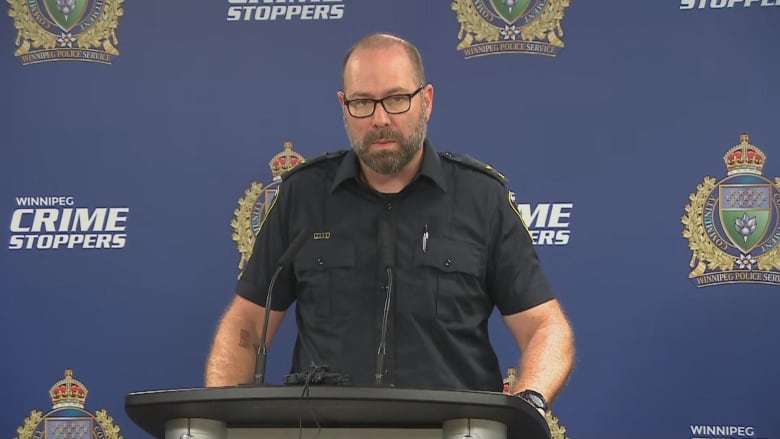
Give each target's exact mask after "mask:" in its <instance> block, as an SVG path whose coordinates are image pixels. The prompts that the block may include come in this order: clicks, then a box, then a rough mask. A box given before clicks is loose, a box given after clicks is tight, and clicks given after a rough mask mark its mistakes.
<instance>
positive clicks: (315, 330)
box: [206, 34, 574, 412]
mask: <svg viewBox="0 0 780 439" xmlns="http://www.w3.org/2000/svg"><path fill="white" fill-rule="evenodd" d="M343 82H344V90H343V91H342V92H339V93H338V99H339V102H340V103H341V105H342V110H343V117H344V125H345V127H346V131H347V135H348V137H349V139H350V142H351V143H352V150H351V151H348V152H340V153H329V154H326V155H324V156H320V157H318V158H315V159H312V160H310V161H307V162H306V163H304V164H301V165H298V166H297V167H296V168H295V169H293V170H292V171H291V172H289V173H288V175H287V176H285V178H284V181H283V182H282V184H281V186H280V189H279V192H278V194H277V196H276V198H275V200H274V203H273V206H272V207H271V208H270V209H269V212H268V215H267V217H266V219H265V221H264V223H263V224H262V225H261V228H260V231H259V233H258V235H257V239H256V242H255V247H254V250H253V253H252V257H251V259H250V261H249V262H248V264H247V266H246V269H245V271H244V273H242V276H241V279H240V281H239V282H238V286H237V291H236V293H237V295H236V297H235V298H234V300H233V302H232V304H231V305H230V306H229V307H228V310H227V311H226V313H225V315H224V317H223V318H222V321H221V323H220V325H219V327H218V330H217V334H216V336H215V340H214V344H213V347H212V350H211V354H210V355H209V359H208V364H207V369H206V385H207V386H228V385H235V384H240V383H247V382H251V381H252V377H253V371H254V366H255V353H256V351H257V349H258V346H259V343H260V334H261V328H262V325H263V320H264V317H263V315H264V308H263V306H264V304H265V300H266V290H267V288H268V284H269V281H270V278H271V275H272V273H273V271H274V269H275V268H276V267H275V264H276V261H277V260H278V259H279V257H280V255H281V254H282V253H283V252H284V251H285V250H286V249H287V248H288V247H289V246H290V243H291V241H293V240H294V239H295V238H296V237H298V236H299V235H302V234H303V235H302V236H303V239H305V243H304V245H303V247H302V249H301V250H300V251H299V252H298V254H297V255H296V256H295V258H294V260H293V263H292V264H291V266H290V267H286V268H285V269H284V270H283V271H282V276H280V277H279V278H278V279H277V281H276V284H275V288H274V295H273V301H272V303H271V310H272V311H271V313H270V318H269V322H268V335H269V340H270V337H272V336H273V335H274V332H275V331H276V329H277V328H278V327H279V325H280V323H281V321H282V318H283V317H284V314H285V310H286V309H287V308H288V307H289V306H290V305H291V304H292V303H293V301H297V306H296V321H297V325H298V333H299V334H298V339H297V341H296V346H295V353H294V358H293V366H292V371H293V372H305V371H306V370H307V369H308V368H309V366H311V365H322V364H327V365H328V366H329V367H330V370H331V371H332V372H338V373H344V374H346V375H348V376H349V377H350V379H351V383H352V384H355V385H370V384H374V383H375V379H376V376H375V375H376V374H375V372H380V373H379V375H382V384H386V385H395V386H399V387H417V388H439V389H471V390H489V391H501V389H502V377H501V371H500V370H499V367H498V361H497V358H496V354H495V352H494V351H493V349H492V347H491V346H490V343H489V340H488V333H487V322H488V318H489V316H490V313H491V312H492V310H493V308H494V307H498V309H499V311H500V312H501V313H502V315H503V319H504V322H505V323H506V325H507V326H508V328H509V330H510V331H511V333H512V334H513V335H514V338H515V340H516V341H517V344H518V347H519V348H520V350H521V352H522V361H521V362H520V367H519V374H518V377H517V380H516V382H515V385H514V388H513V389H512V391H513V392H514V393H518V392H522V393H521V396H523V397H524V398H525V399H526V400H528V401H529V402H531V403H532V404H533V405H535V406H536V407H537V408H538V409H539V410H540V411H541V412H543V411H544V410H546V408H547V406H546V402H545V399H546V400H547V401H551V400H552V399H553V398H554V397H555V395H556V394H557V393H558V391H559V390H560V388H561V386H562V385H563V383H564V381H565V380H566V378H567V376H568V374H569V371H570V370H571V367H572V362H573V355H574V354H573V351H574V347H573V338H572V332H571V328H570V326H569V324H568V322H567V321H566V318H565V317H564V314H563V312H562V311H561V308H560V306H559V304H558V302H557V301H556V300H555V299H554V297H553V294H552V291H551V288H550V286H549V284H548V282H547V279H546V278H545V276H544V274H543V272H542V270H541V268H540V266H539V262H538V259H537V257H536V254H535V251H534V249H533V246H532V243H531V240H530V237H529V234H528V231H527V230H526V229H525V226H524V225H523V223H522V220H521V218H520V216H519V213H518V212H517V208H516V206H515V205H514V204H513V201H512V200H511V196H510V194H509V192H508V191H507V189H506V188H505V187H504V184H503V177H502V176H501V175H500V174H498V173H497V172H495V171H493V170H492V168H490V167H487V166H485V165H482V164H481V163H479V162H477V161H476V160H473V159H469V158H468V157H462V156H456V155H453V154H449V153H446V154H439V153H437V152H436V151H435V149H434V147H433V146H432V145H431V143H430V142H429V141H428V140H427V139H426V129H427V122H428V120H429V119H430V115H431V110H432V108H433V86H432V85H431V84H427V83H426V82H425V77H424V72H423V65H422V60H421V58H420V55H419V52H418V51H417V49H416V48H415V47H414V46H413V45H411V44H410V43H408V42H407V41H405V40H402V39H400V38H398V37H395V36H392V35H389V34H372V35H369V36H367V37H364V38H363V39H361V40H360V41H358V42H357V43H356V44H355V45H354V46H353V47H352V49H350V51H349V52H348V53H347V56H346V57H345V60H344V65H343ZM389 285H391V300H390V302H389V313H387V315H388V318H387V320H388V322H387V328H388V329H387V335H386V340H387V353H386V355H384V356H382V360H383V362H382V364H383V367H381V368H380V369H381V370H375V365H376V364H377V363H378V360H377V357H378V356H377V349H378V346H379V343H380V338H381V333H382V321H383V317H384V316H385V314H386V313H385V300H386V298H387V292H388V286H389Z"/></svg>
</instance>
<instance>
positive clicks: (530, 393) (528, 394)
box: [515, 389, 550, 413]
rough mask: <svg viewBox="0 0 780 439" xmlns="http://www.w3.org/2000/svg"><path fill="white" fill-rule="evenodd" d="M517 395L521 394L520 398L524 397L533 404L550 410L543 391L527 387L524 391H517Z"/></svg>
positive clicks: (545, 410) (541, 408)
mask: <svg viewBox="0 0 780 439" xmlns="http://www.w3.org/2000/svg"><path fill="white" fill-rule="evenodd" d="M515 396H519V397H520V398H523V399H524V400H525V401H527V402H528V403H529V404H531V405H532V406H534V407H536V408H538V409H540V410H544V412H545V413H547V411H549V410H550V406H549V405H547V401H545V400H544V396H542V394H541V393H539V392H537V391H535V390H530V389H526V390H523V391H522V392H517V393H515Z"/></svg>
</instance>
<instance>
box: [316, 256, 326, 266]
mask: <svg viewBox="0 0 780 439" xmlns="http://www.w3.org/2000/svg"><path fill="white" fill-rule="evenodd" d="M317 265H319V266H320V267H322V266H323V265H325V260H324V259H322V258H317Z"/></svg>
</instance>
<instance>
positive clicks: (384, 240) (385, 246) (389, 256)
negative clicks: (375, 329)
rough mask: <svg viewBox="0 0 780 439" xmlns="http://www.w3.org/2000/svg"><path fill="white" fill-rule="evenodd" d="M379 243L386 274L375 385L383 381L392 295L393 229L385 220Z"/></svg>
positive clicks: (380, 231)
mask: <svg viewBox="0 0 780 439" xmlns="http://www.w3.org/2000/svg"><path fill="white" fill-rule="evenodd" d="M377 238H378V241H379V242H378V243H379V257H380V260H381V262H382V266H383V267H385V270H386V272H387V286H386V287H385V288H386V293H385V306H384V309H383V311H382V333H381V336H380V338H379V348H378V349H377V352H376V371H375V373H374V380H375V381H374V382H375V384H382V380H383V379H384V375H385V369H384V363H385V356H386V355H387V320H388V317H389V316H390V303H391V298H392V294H393V265H394V264H395V237H394V236H393V227H392V225H391V224H390V223H389V222H388V221H387V219H384V218H383V219H381V220H379V231H378V233H377Z"/></svg>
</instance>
